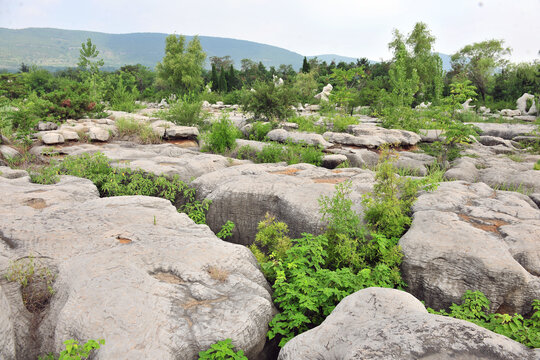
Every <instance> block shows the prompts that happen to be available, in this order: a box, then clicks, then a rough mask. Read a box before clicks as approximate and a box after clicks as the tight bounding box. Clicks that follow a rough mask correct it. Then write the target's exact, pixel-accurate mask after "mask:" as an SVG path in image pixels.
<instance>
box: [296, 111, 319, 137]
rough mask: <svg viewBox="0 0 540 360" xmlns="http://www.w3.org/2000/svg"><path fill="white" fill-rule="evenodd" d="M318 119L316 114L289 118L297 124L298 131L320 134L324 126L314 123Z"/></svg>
mask: <svg viewBox="0 0 540 360" xmlns="http://www.w3.org/2000/svg"><path fill="white" fill-rule="evenodd" d="M317 120H319V117H318V116H315V115H311V116H293V117H291V118H290V119H289V122H292V123H295V124H298V130H299V131H306V132H314V133H318V134H322V133H324V132H325V130H326V128H325V127H324V126H320V125H315V122H316V121H317Z"/></svg>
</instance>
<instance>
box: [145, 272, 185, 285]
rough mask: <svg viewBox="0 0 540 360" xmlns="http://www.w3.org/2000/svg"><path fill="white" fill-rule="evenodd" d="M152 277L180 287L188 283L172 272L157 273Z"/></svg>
mask: <svg viewBox="0 0 540 360" xmlns="http://www.w3.org/2000/svg"><path fill="white" fill-rule="evenodd" d="M151 275H152V276H153V277H155V278H156V279H158V280H159V281H163V282H166V283H168V284H174V285H180V284H185V283H186V282H185V281H184V280H182V278H181V277H180V276H176V275H174V274H172V273H170V272H164V271H157V272H155V273H153V274H151Z"/></svg>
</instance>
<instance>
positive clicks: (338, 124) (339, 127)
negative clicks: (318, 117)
mask: <svg viewBox="0 0 540 360" xmlns="http://www.w3.org/2000/svg"><path fill="white" fill-rule="evenodd" d="M332 124H333V131H335V132H346V131H347V129H348V127H349V125H357V124H358V120H357V119H356V118H354V117H352V116H344V115H338V116H335V117H334V118H332Z"/></svg>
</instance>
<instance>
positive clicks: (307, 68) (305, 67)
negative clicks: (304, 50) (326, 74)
mask: <svg viewBox="0 0 540 360" xmlns="http://www.w3.org/2000/svg"><path fill="white" fill-rule="evenodd" d="M310 70H311V66H310V65H309V63H308V61H307V58H306V57H305V56H304V62H303V64H302V72H303V73H304V74H307V73H309V71H310Z"/></svg>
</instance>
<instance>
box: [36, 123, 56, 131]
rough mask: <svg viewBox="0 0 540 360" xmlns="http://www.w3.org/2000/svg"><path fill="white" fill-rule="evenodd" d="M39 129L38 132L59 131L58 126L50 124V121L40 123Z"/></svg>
mask: <svg viewBox="0 0 540 360" xmlns="http://www.w3.org/2000/svg"><path fill="white" fill-rule="evenodd" d="M37 129H38V131H49V130H56V129H58V124H56V123H53V122H50V121H48V122H43V121H40V122H38V124H37Z"/></svg>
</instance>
